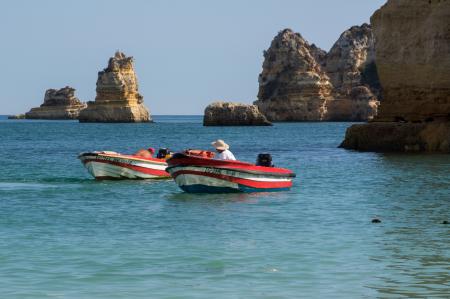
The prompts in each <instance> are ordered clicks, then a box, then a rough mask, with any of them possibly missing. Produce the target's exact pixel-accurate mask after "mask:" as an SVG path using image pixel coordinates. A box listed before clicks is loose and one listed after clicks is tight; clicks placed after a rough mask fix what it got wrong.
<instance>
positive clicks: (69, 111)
mask: <svg viewBox="0 0 450 299" xmlns="http://www.w3.org/2000/svg"><path fill="white" fill-rule="evenodd" d="M85 108H86V104H84V103H82V102H81V101H80V100H79V99H78V98H77V97H75V88H72V87H69V86H66V87H64V88H61V89H47V91H46V92H45V97H44V103H43V104H42V105H41V106H40V107H36V108H31V110H30V111H28V112H27V113H25V118H27V119H77V118H78V115H79V113H80V111H81V110H83V109H85Z"/></svg>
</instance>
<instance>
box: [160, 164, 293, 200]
mask: <svg viewBox="0 0 450 299" xmlns="http://www.w3.org/2000/svg"><path fill="white" fill-rule="evenodd" d="M208 160H209V161H210V163H208ZM216 161H217V160H211V159H201V158H192V159H190V158H189V157H186V156H185V157H182V158H181V159H180V158H173V159H170V160H169V161H168V164H169V167H168V168H167V171H168V172H169V173H170V175H171V176H172V177H173V178H174V180H175V182H176V183H177V184H178V186H179V187H180V188H181V189H182V190H183V191H185V192H188V193H236V192H244V193H248V192H278V191H286V190H289V189H290V188H291V187H292V180H293V177H294V176H295V174H293V173H292V172H290V171H288V170H284V169H279V168H272V167H261V166H255V165H252V164H248V163H243V162H232V161H230V162H220V163H217V162H216ZM208 164H209V165H208ZM277 170H281V171H279V172H277Z"/></svg>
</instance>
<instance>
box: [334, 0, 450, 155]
mask: <svg viewBox="0 0 450 299" xmlns="http://www.w3.org/2000/svg"><path fill="white" fill-rule="evenodd" d="M449 19H450V2H449V1H435V0H431V1H409V0H395V1H393V0H389V1H388V2H387V3H386V4H385V5H384V6H382V7H381V8H380V9H379V10H377V11H376V12H375V13H374V15H373V16H372V18H371V22H372V25H373V30H374V35H375V38H376V41H377V42H376V45H375V48H376V62H377V68H378V74H379V78H380V83H381V86H382V90H383V101H382V103H381V105H380V107H379V113H378V115H377V116H376V117H375V119H374V121H373V122H371V123H368V124H366V125H354V126H351V127H350V128H348V129H347V133H346V136H345V140H344V141H343V142H342V144H341V147H343V148H346V149H355V150H361V151H383V152H387V151H398V152H409V151H418V152H419V151H427V152H445V153H450V145H449V144H450V34H449V32H450V22H449V21H448V20H449Z"/></svg>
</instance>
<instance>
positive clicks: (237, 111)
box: [203, 102, 272, 126]
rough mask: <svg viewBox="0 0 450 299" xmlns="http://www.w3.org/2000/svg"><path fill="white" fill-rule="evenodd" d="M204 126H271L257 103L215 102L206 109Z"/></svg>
mask: <svg viewBox="0 0 450 299" xmlns="http://www.w3.org/2000/svg"><path fill="white" fill-rule="evenodd" d="M203 125H204V126H270V125H272V123H271V122H269V121H268V120H267V118H266V117H265V116H264V115H263V114H262V113H261V112H260V111H259V109H258V107H257V106H255V105H247V104H241V103H230V102H214V103H212V104H210V105H208V107H206V109H205V114H204V117H203Z"/></svg>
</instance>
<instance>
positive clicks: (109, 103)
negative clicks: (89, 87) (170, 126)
mask: <svg viewBox="0 0 450 299" xmlns="http://www.w3.org/2000/svg"><path fill="white" fill-rule="evenodd" d="M143 102H144V100H143V97H142V96H141V95H140V94H139V92H138V82H137V77H136V73H135V71H134V66H133V57H127V56H125V54H123V53H121V52H116V54H115V55H114V57H111V58H110V59H109V62H108V67H107V68H105V69H104V70H103V71H101V72H99V73H98V79H97V96H96V98H95V102H88V107H87V108H86V109H85V110H83V111H82V112H81V113H80V117H79V120H80V122H149V121H151V117H150V114H149V112H148V110H147V108H146V107H145V106H144V104H143Z"/></svg>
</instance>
